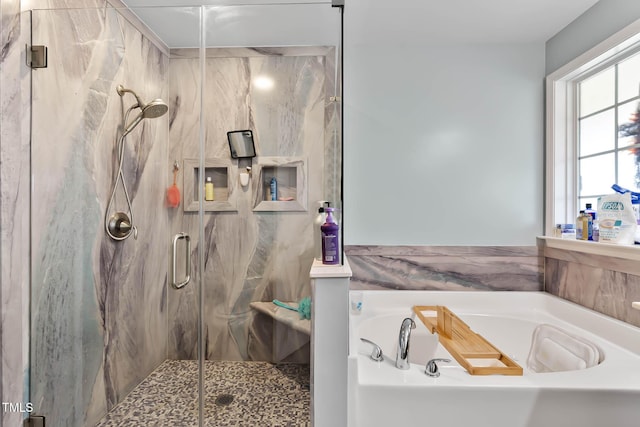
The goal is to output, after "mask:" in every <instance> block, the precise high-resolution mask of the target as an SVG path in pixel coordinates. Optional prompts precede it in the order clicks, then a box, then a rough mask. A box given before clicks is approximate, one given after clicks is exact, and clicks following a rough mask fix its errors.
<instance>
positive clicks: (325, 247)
mask: <svg viewBox="0 0 640 427" xmlns="http://www.w3.org/2000/svg"><path fill="white" fill-rule="evenodd" d="M324 211H325V212H326V213H327V218H326V219H325V222H324V224H322V227H320V231H321V232H322V263H323V264H329V265H336V264H339V263H340V246H339V241H338V236H339V232H338V231H339V229H340V227H339V226H338V223H337V222H336V220H335V219H334V218H333V213H334V211H335V208H324Z"/></svg>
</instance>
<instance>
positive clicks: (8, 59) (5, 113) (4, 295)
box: [0, 0, 30, 426]
mask: <svg viewBox="0 0 640 427" xmlns="http://www.w3.org/2000/svg"><path fill="white" fill-rule="evenodd" d="M28 18H29V17H28V14H23V13H20V1H18V0H6V1H5V0H3V1H2V2H1V3H0V165H1V168H0V270H1V271H2V279H1V281H0V313H1V315H0V356H1V363H0V378H1V380H2V385H1V386H0V401H2V402H7V403H13V404H20V403H22V404H23V407H24V403H26V402H28V387H26V385H25V378H27V372H28V363H29V360H28V357H29V352H28V344H29V341H28V331H29V317H28V316H29V308H28V304H29V263H28V262H27V260H28V259H29V99H30V97H29V84H28V83H29V80H28V79H27V78H26V77H28V75H29V71H28V70H27V68H26V66H25V65H24V64H25V56H24V55H25V51H24V46H25V43H27V41H28V40H29V36H30V22H29V19H28ZM23 416H24V414H22V413H20V412H16V411H7V410H4V408H2V410H0V426H3V425H4V426H17V425H21V420H22V418H23Z"/></svg>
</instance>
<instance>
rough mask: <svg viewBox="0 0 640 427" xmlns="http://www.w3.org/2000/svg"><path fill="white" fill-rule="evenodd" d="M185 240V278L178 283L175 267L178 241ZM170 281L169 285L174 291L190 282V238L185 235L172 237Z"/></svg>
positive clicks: (180, 234) (179, 234)
mask: <svg viewBox="0 0 640 427" xmlns="http://www.w3.org/2000/svg"><path fill="white" fill-rule="evenodd" d="M182 239H184V240H185V248H186V251H185V256H184V260H185V278H184V280H182V281H180V282H178V280H177V279H176V266H177V261H178V240H182ZM171 276H172V281H171V284H172V285H173V287H174V288H176V289H182V288H184V287H185V286H187V283H189V281H190V280H191V238H190V237H189V235H188V234H186V233H178V234H176V235H175V236H174V237H173V271H172V272H171Z"/></svg>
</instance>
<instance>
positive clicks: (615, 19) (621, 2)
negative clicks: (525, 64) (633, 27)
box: [545, 0, 640, 74]
mask: <svg viewBox="0 0 640 427" xmlns="http://www.w3.org/2000/svg"><path fill="white" fill-rule="evenodd" d="M638 19H640V2H638V1H636V0H600V1H599V2H598V3H596V4H595V5H594V6H593V7H592V8H590V9H589V10H587V11H586V12H585V13H583V14H582V15H581V16H580V17H578V19H576V20H575V21H573V22H572V23H571V24H569V25H567V27H565V28H564V29H563V30H562V31H560V32H559V33H558V34H556V35H555V36H554V37H552V38H551V39H549V41H547V46H546V67H545V69H546V74H549V73H551V72H553V71H555V70H557V69H558V68H560V67H562V66H563V65H565V64H566V63H568V62H569V61H571V60H572V59H574V58H576V57H578V56H580V55H581V54H582V53H584V52H586V51H587V50H589V49H591V48H592V47H594V46H595V45H597V44H598V43H600V42H602V41H603V40H605V39H606V38H608V37H609V36H611V35H613V34H615V33H617V32H618V31H620V30H621V29H622V28H624V27H626V26H627V25H629V24H631V23H632V22H634V21H636V20H638Z"/></svg>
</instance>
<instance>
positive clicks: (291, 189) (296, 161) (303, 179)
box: [253, 157, 307, 212]
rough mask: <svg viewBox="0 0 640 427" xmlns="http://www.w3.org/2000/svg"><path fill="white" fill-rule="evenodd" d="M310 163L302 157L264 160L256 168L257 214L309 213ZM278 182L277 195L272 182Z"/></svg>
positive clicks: (276, 186)
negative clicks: (308, 181) (308, 171)
mask: <svg viewBox="0 0 640 427" xmlns="http://www.w3.org/2000/svg"><path fill="white" fill-rule="evenodd" d="M306 166H307V164H306V161H305V160H304V159H302V158H299V157H260V158H258V164H257V166H256V167H254V171H255V172H254V175H253V176H254V189H255V203H254V208H253V210H254V212H265V211H266V212H269V211H272V212H287V211H292V212H304V211H306V210H307V170H306ZM274 180H275V189H276V194H275V196H274V195H273V194H272V189H273V188H274V186H272V185H271V184H272V181H274Z"/></svg>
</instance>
